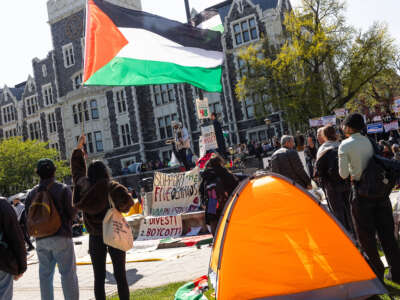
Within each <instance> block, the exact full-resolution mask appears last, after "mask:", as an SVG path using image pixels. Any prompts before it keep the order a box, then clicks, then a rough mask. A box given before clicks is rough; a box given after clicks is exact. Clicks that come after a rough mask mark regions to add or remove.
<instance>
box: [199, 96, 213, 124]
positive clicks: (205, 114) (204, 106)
mask: <svg viewBox="0 0 400 300" xmlns="http://www.w3.org/2000/svg"><path fill="white" fill-rule="evenodd" d="M196 107H197V116H198V117H199V120H202V119H208V118H210V111H209V108H208V99H207V98H204V99H203V100H200V99H197V100H196Z"/></svg>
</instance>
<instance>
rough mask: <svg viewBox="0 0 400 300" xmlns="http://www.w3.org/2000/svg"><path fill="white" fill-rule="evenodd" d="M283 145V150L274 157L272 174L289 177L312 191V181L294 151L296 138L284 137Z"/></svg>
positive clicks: (272, 159) (282, 139) (278, 151)
mask: <svg viewBox="0 0 400 300" xmlns="http://www.w3.org/2000/svg"><path fill="white" fill-rule="evenodd" d="M281 145H282V148H281V149H279V150H277V151H275V153H274V154H273V155H272V158H271V170H272V172H274V173H278V174H280V175H283V176H285V177H288V178H290V179H292V180H294V181H295V182H296V183H298V184H299V185H301V186H302V187H304V188H307V189H309V190H311V189H312V186H311V179H310V177H309V176H308V175H307V173H306V171H305V170H304V166H303V163H302V162H301V160H300V157H299V154H298V153H297V151H296V150H294V149H293V148H294V146H295V144H294V138H293V137H292V136H290V135H284V136H282V138H281Z"/></svg>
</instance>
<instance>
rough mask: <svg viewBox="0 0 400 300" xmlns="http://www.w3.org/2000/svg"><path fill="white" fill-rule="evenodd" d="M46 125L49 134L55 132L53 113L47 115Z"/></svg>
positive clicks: (54, 116) (55, 124) (55, 123)
mask: <svg viewBox="0 0 400 300" xmlns="http://www.w3.org/2000/svg"><path fill="white" fill-rule="evenodd" d="M47 124H48V128H49V133H55V132H57V122H56V114H55V113H54V112H53V113H49V114H48V115H47Z"/></svg>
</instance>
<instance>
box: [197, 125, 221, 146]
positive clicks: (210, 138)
mask: <svg viewBox="0 0 400 300" xmlns="http://www.w3.org/2000/svg"><path fill="white" fill-rule="evenodd" d="M201 137H202V143H203V146H204V150H205V151H206V152H207V151H208V150H214V149H218V143H217V136H216V135H215V130H214V125H209V126H204V127H201Z"/></svg>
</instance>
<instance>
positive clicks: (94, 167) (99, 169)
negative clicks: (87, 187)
mask: <svg viewBox="0 0 400 300" xmlns="http://www.w3.org/2000/svg"><path fill="white" fill-rule="evenodd" d="M88 178H89V181H90V183H91V184H96V183H97V182H98V181H100V180H103V179H106V180H110V172H109V171H108V168H107V166H106V165H105V164H104V163H103V162H102V161H100V160H96V161H94V162H92V163H91V164H90V165H89V168H88Z"/></svg>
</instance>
